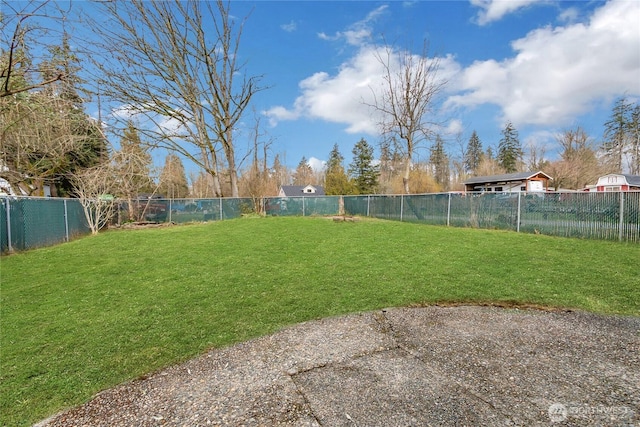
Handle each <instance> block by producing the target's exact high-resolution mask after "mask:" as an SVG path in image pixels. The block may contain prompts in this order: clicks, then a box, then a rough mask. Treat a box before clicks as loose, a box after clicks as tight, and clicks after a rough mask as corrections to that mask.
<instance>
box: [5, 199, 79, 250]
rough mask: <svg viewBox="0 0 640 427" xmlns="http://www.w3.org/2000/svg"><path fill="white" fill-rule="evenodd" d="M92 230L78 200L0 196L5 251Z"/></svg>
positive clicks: (45, 244)
mask: <svg viewBox="0 0 640 427" xmlns="http://www.w3.org/2000/svg"><path fill="white" fill-rule="evenodd" d="M89 232H90V230H89V226H88V224H87V221H86V219H85V216H84V211H83V209H82V205H80V202H79V201H78V200H77V199H58V198H55V199H54V198H34V197H3V198H0V247H1V249H2V253H5V252H12V251H24V250H28V249H34V248H39V247H42V246H50V245H55V244H57V243H61V242H68V241H69V240H71V239H73V238H75V237H77V236H80V235H83V234H87V233H89Z"/></svg>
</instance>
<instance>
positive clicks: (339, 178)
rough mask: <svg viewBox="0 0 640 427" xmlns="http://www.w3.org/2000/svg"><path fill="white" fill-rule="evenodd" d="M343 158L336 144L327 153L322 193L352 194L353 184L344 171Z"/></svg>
mask: <svg viewBox="0 0 640 427" xmlns="http://www.w3.org/2000/svg"><path fill="white" fill-rule="evenodd" d="M343 162H344V156H343V155H342V154H341V153H340V150H339V148H338V144H335V145H334V146H333V149H332V150H331V153H329V160H328V161H327V169H326V172H325V176H324V191H325V194H327V195H335V196H337V195H344V194H352V193H353V184H352V183H351V180H350V179H349V177H348V176H347V174H346V172H345V171H344V166H343V164H342V163H343Z"/></svg>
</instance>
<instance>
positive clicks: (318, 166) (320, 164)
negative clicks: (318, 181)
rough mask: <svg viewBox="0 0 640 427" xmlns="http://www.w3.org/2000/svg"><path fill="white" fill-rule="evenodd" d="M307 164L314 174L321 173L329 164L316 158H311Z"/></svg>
mask: <svg viewBox="0 0 640 427" xmlns="http://www.w3.org/2000/svg"><path fill="white" fill-rule="evenodd" d="M307 163H308V164H309V166H311V169H313V171H314V172H321V171H322V170H323V169H324V167H325V166H326V164H327V162H325V161H324V160H320V159H316V158H315V157H311V158H310V159H309V160H308V161H307Z"/></svg>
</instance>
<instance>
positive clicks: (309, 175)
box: [293, 156, 313, 185]
mask: <svg viewBox="0 0 640 427" xmlns="http://www.w3.org/2000/svg"><path fill="white" fill-rule="evenodd" d="M312 180H313V169H311V165H309V161H308V160H307V158H306V157H305V156H302V159H301V160H300V163H298V167H297V168H296V171H295V172H294V174H293V185H309V184H311V181H312Z"/></svg>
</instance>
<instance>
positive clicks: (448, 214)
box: [447, 193, 451, 227]
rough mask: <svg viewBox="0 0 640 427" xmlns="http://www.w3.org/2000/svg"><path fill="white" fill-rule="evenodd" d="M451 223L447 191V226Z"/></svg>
mask: <svg viewBox="0 0 640 427" xmlns="http://www.w3.org/2000/svg"><path fill="white" fill-rule="evenodd" d="M449 225H451V193H449V200H448V202H447V227H449Z"/></svg>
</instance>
